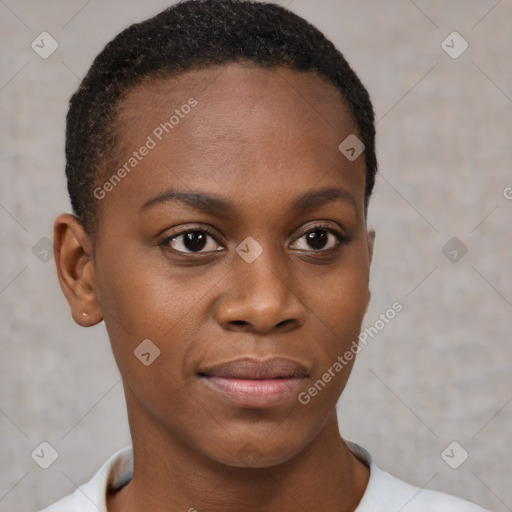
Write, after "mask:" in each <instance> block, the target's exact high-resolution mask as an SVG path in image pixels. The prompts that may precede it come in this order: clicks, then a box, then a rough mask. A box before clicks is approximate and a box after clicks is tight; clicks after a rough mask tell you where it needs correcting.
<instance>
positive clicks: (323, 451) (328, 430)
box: [107, 407, 369, 512]
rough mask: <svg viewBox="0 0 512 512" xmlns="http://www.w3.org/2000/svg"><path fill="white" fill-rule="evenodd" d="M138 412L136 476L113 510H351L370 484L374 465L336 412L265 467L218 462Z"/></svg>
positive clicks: (110, 503) (110, 499)
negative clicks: (350, 439)
mask: <svg viewBox="0 0 512 512" xmlns="http://www.w3.org/2000/svg"><path fill="white" fill-rule="evenodd" d="M128 410H129V411H130V407H128ZM137 413H138V414H137V415H136V417H137V421H134V419H133V417H134V415H130V413H129V420H130V430H131V433H132V440H133V455H134V470H133V477H132V480H131V481H130V483H128V484H127V485H126V486H125V487H124V488H123V489H122V490H121V491H119V492H117V493H115V494H111V495H109V496H107V508H108V512H120V511H121V510H122V511H123V512H142V511H143V510H159V511H162V512H177V511H184V512H185V511H188V512H194V511H197V512H202V511H206V510H208V512H221V511H222V512H226V511H239V510H244V511H246V512H255V511H258V512H262V511H264V512H277V511H279V512H292V511H293V512H296V511H297V510H301V509H302V510H315V509H318V505H319V503H320V502H321V509H322V511H324V512H334V511H336V512H341V511H346V512H353V511H354V510H355V509H356V508H357V505H358V503H359V501H360V500H361V497H362V495H363V494H364V491H365V489H366V486H367V483H368V478H369V468H368V467H367V466H366V465H365V464H364V463H362V462H361V461H360V460H359V459H357V458H356V457H355V455H353V454H352V452H351V451H350V450H349V448H348V446H347V445H346V443H345V442H344V440H343V439H342V438H341V436H340V434H339V430H338V422H337V417H336V411H335V410H333V411H332V413H331V415H330V416H329V418H328V420H327V421H326V423H325V425H324V427H323V428H322V430H321V432H320V433H319V434H318V435H317V436H316V438H315V439H313V441H311V442H310V443H309V444H308V445H307V446H306V447H304V448H303V449H302V450H301V451H300V452H299V453H298V454H297V455H296V456H294V457H292V458H291V459H290V460H288V461H286V462H284V463H282V464H279V465H276V466H272V467H266V468H240V467H233V466H228V465H226V464H222V463H219V462H217V461H214V460H212V459H211V458H209V457H207V456H205V455H204V454H202V453H199V452H198V451H196V450H194V449H193V448H191V447H189V446H187V445H185V444H184V443H182V442H180V441H179V440H178V439H176V437H175V436H172V435H170V434H169V432H168V431H166V430H165V429H163V427H162V426H161V425H160V424H157V423H156V420H155V419H154V418H152V417H150V416H149V415H144V414H141V411H140V410H139V411H137ZM141 432H144V435H141ZM319 500H321V501H319Z"/></svg>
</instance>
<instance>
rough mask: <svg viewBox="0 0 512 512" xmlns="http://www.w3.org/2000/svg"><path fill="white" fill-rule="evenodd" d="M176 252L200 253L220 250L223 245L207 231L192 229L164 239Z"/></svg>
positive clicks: (165, 243)
mask: <svg viewBox="0 0 512 512" xmlns="http://www.w3.org/2000/svg"><path fill="white" fill-rule="evenodd" d="M163 245H166V246H169V247H171V248H172V249H173V250H175V251H176V252H184V253H201V252H211V251H219V250H222V249H223V247H222V246H221V245H220V244H219V243H218V242H217V241H216V240H215V238H213V236H212V235H210V234H209V233H208V232H207V231H204V230H200V229H194V230H189V231H183V232H181V233H178V234H176V235H173V236H172V237H169V238H167V239H166V240H165V241H164V244H163Z"/></svg>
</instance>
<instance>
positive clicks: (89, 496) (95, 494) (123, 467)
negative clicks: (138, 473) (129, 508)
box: [40, 446, 133, 512]
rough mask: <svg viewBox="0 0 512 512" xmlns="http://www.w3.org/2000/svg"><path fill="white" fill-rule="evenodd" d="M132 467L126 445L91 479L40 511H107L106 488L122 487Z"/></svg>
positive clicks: (130, 454) (130, 449)
mask: <svg viewBox="0 0 512 512" xmlns="http://www.w3.org/2000/svg"><path fill="white" fill-rule="evenodd" d="M132 468H133V452H132V447H131V446H127V447H126V448H123V449H122V450H119V451H118V452H117V453H115V454H114V455H112V457H110V459H108V460H107V461H106V462H105V463H104V464H103V466H101V468H100V469H99V470H98V471H97V472H96V474H95V475H94V476H93V478H92V479H91V480H89V481H88V482H87V483H85V484H83V485H81V486H80V487H78V488H77V489H76V490H75V492H73V493H72V494H70V495H69V496H66V497H64V498H62V499H61V500H59V501H57V502H56V503H54V504H53V505H50V506H49V507H47V508H45V509H43V510H41V511H40V512H98V511H99V512H107V509H106V502H105V496H106V491H107V488H108V487H114V488H117V487H122V486H123V485H124V484H125V483H126V482H127V481H128V480H129V479H130V478H131V474H132Z"/></svg>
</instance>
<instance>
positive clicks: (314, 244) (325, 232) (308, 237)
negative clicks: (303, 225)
mask: <svg viewBox="0 0 512 512" xmlns="http://www.w3.org/2000/svg"><path fill="white" fill-rule="evenodd" d="M343 241H344V237H343V235H341V234H340V233H338V232H336V231H334V230H333V229H331V228H326V227H317V228H314V229H310V230H309V231H308V232H307V233H305V234H304V235H302V236H301V237H300V238H299V239H298V240H297V241H296V242H295V244H294V247H293V248H294V249H299V250H301V251H317V252H320V251H327V250H329V249H333V248H335V247H336V246H338V245H341V243H342V242H343Z"/></svg>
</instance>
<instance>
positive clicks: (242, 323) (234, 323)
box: [231, 320, 247, 325]
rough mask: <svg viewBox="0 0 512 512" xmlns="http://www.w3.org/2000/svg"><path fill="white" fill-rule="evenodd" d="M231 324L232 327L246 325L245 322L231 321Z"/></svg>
mask: <svg viewBox="0 0 512 512" xmlns="http://www.w3.org/2000/svg"><path fill="white" fill-rule="evenodd" d="M231 323H232V324H233V325H246V324H247V322H246V321H245V320H232V321H231Z"/></svg>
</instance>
